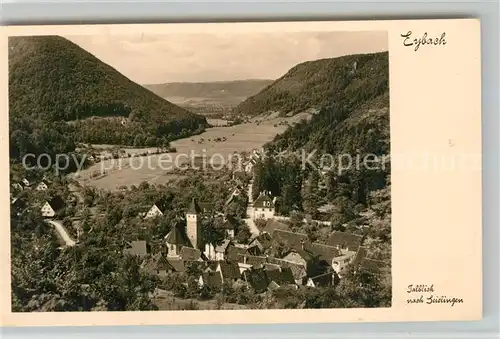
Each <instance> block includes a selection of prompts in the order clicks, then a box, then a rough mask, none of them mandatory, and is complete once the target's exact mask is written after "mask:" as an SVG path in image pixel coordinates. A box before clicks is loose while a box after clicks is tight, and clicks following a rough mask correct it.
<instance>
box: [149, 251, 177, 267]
mask: <svg viewBox="0 0 500 339" xmlns="http://www.w3.org/2000/svg"><path fill="white" fill-rule="evenodd" d="M143 267H144V268H145V269H147V270H150V271H161V270H166V271H168V270H171V269H173V267H172V266H171V265H170V264H169V262H168V261H167V259H166V258H165V257H164V256H163V254H161V253H157V254H155V255H154V256H153V257H151V258H150V259H149V260H147V261H146V262H145V263H144V266H143Z"/></svg>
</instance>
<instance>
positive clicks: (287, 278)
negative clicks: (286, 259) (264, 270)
mask: <svg viewBox="0 0 500 339" xmlns="http://www.w3.org/2000/svg"><path fill="white" fill-rule="evenodd" d="M280 279H281V284H295V278H294V276H293V271H292V269H291V268H290V267H282V268H281V272H280Z"/></svg>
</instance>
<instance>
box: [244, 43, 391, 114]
mask: <svg viewBox="0 0 500 339" xmlns="http://www.w3.org/2000/svg"><path fill="white" fill-rule="evenodd" d="M388 71H389V63H388V53H387V52H383V53H373V54H359V55H348V56H343V57H339V58H331V59H321V60H315V61H307V62H304V63H301V64H298V65H296V66H295V67H293V68H292V69H290V70H289V71H288V72H287V73H286V74H285V75H283V76H282V77H281V78H279V79H278V80H276V81H275V82H274V83H273V84H272V85H270V86H268V87H267V88H265V89H264V90H262V91H261V92H259V93H258V94H256V95H254V96H251V97H249V98H248V99H247V100H245V101H244V102H242V103H241V104H240V105H238V106H237V107H236V109H235V112H237V113H240V114H244V115H250V116H255V115H259V114H261V113H264V112H268V111H279V112H280V113H281V114H282V115H285V114H294V113H298V112H301V111H304V110H307V109H309V108H316V109H318V110H319V109H322V108H323V107H325V106H331V105H332V104H334V103H340V102H342V103H343V104H347V105H350V106H352V105H355V104H356V103H357V102H359V101H364V100H367V99H368V98H370V97H375V96H377V95H380V94H382V93H383V92H384V90H385V88H386V87H387V83H388V80H389V79H388V76H387V74H388Z"/></svg>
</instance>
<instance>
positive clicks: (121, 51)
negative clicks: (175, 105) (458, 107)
mask: <svg viewBox="0 0 500 339" xmlns="http://www.w3.org/2000/svg"><path fill="white" fill-rule="evenodd" d="M66 38H67V39H69V40H71V41H73V42H74V43H76V44H78V45H79V46H80V47H82V48H84V49H85V50H87V51H89V52H90V53H92V54H94V55H95V56H96V57H97V58H99V59H101V60H102V61H104V62H105V63H107V64H109V65H111V66H112V67H114V68H115V69H117V70H118V71H119V72H121V73H122V74H123V75H125V76H127V77H128V78H130V79H131V80H133V81H135V82H137V83H139V84H142V85H144V84H155V83H165V82H183V81H185V82H205V81H219V80H239V79H277V78H279V77H280V76H282V75H283V74H285V73H286V72H287V71H288V70H289V69H290V68H291V67H293V66H295V65H296V64H298V63H301V62H304V61H308V60H316V59H322V58H331V57H338V56H342V55H347V54H357V53H372V52H381V51H387V50H388V38H387V32H385V31H379V32H303V33H295V32H294V33H282V32H280V33H231V32H225V33H219V34H188V33H182V34H180V33H176V34H173V33H171V34H162V35H147V34H144V35H140V34H138V35H134V36H132V35H123V36H117V35H114V36H112V35H89V36H66Z"/></svg>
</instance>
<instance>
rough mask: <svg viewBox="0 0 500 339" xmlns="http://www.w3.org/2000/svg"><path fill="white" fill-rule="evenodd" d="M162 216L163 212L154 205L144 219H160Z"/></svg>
mask: <svg viewBox="0 0 500 339" xmlns="http://www.w3.org/2000/svg"><path fill="white" fill-rule="evenodd" d="M162 215H163V212H162V211H161V210H160V209H159V208H158V206H156V204H154V205H153V206H152V207H151V208H150V209H149V211H148V212H147V213H146V216H145V217H144V219H150V218H156V217H161V216H162Z"/></svg>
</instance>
